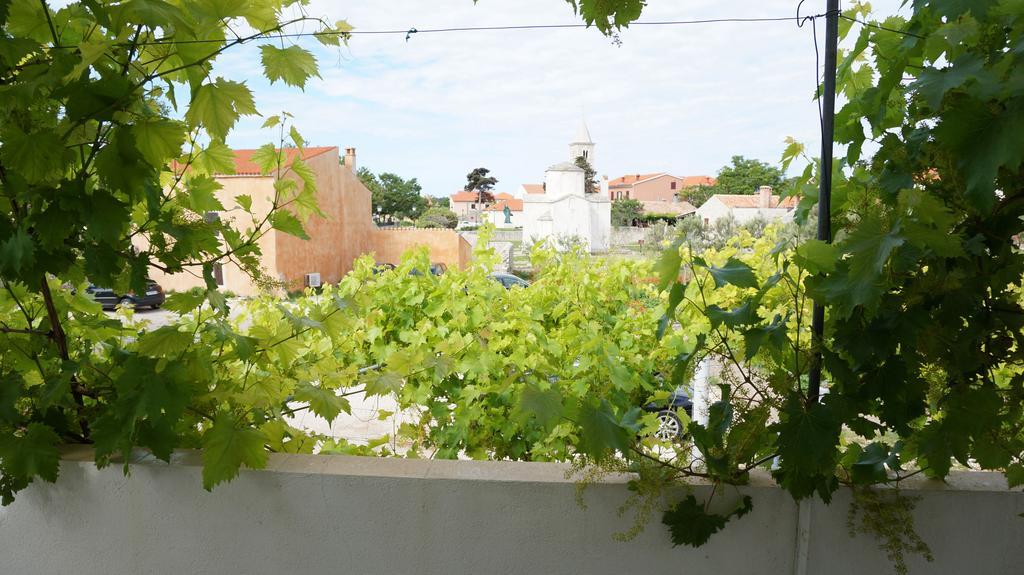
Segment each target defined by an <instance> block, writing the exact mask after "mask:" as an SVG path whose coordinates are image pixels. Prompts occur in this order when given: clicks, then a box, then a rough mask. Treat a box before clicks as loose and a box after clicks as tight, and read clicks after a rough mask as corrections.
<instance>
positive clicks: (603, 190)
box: [601, 176, 611, 199]
mask: <svg viewBox="0 0 1024 575" xmlns="http://www.w3.org/2000/svg"><path fill="white" fill-rule="evenodd" d="M601 194H602V195H604V196H607V197H608V198H609V199H610V198H611V194H609V193H608V176H601Z"/></svg>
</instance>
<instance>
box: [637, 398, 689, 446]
mask: <svg viewBox="0 0 1024 575" xmlns="http://www.w3.org/2000/svg"><path fill="white" fill-rule="evenodd" d="M680 409H681V410H683V412H684V413H686V415H688V416H690V417H693V401H692V400H690V396H688V395H686V392H685V391H683V389H682V388H679V389H676V390H675V391H673V392H672V393H670V394H669V396H668V398H667V399H666V400H665V401H658V402H651V403H648V404H647V405H645V406H644V411H647V412H651V413H657V414H658V430H657V431H655V432H654V436H655V437H657V438H658V439H661V440H663V441H671V440H675V439H679V438H681V437H683V436H684V435H685V434H686V430H685V429H683V420H682V419H680V418H679V416H678V415H677V413H678V412H679V410H680Z"/></svg>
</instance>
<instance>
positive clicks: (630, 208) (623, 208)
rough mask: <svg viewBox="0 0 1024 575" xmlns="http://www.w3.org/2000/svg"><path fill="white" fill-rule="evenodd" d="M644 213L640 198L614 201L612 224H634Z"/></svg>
mask: <svg viewBox="0 0 1024 575" xmlns="http://www.w3.org/2000/svg"><path fill="white" fill-rule="evenodd" d="M643 215H644V205H643V204H641V203H640V200H633V199H629V200H615V201H614V202H612V225H613V226H632V225H635V223H636V222H638V221H639V220H640V218H641V217H643Z"/></svg>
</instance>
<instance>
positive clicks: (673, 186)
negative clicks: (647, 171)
mask: <svg viewBox="0 0 1024 575" xmlns="http://www.w3.org/2000/svg"><path fill="white" fill-rule="evenodd" d="M672 189H673V190H674V189H676V183H675V182H672Z"/></svg>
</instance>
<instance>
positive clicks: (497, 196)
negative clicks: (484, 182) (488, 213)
mask: <svg viewBox="0 0 1024 575" xmlns="http://www.w3.org/2000/svg"><path fill="white" fill-rule="evenodd" d="M494 199H496V200H514V199H516V197H515V196H513V195H512V194H506V193H505V192H502V193H500V194H494Z"/></svg>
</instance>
